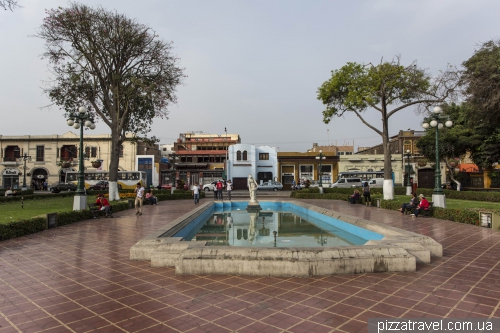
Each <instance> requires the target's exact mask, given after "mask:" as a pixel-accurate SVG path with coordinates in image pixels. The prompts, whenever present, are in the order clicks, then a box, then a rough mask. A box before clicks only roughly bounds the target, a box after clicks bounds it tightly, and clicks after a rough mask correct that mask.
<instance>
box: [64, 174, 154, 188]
mask: <svg viewBox="0 0 500 333" xmlns="http://www.w3.org/2000/svg"><path fill="white" fill-rule="evenodd" d="M84 179H85V188H87V189H88V188H89V187H91V186H94V185H96V184H97V183H98V182H100V181H103V180H109V172H107V171H85V173H84ZM139 182H140V183H141V184H142V186H144V187H147V177H146V172H144V171H118V188H122V189H133V188H135V185H136V184H137V183H139ZM66 183H73V184H76V185H77V184H78V171H68V172H66Z"/></svg>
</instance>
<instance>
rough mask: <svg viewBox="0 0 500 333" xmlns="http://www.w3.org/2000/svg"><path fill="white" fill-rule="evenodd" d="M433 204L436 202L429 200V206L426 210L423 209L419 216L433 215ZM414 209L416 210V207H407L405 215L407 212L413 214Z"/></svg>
mask: <svg viewBox="0 0 500 333" xmlns="http://www.w3.org/2000/svg"><path fill="white" fill-rule="evenodd" d="M433 206H434V202H432V201H429V208H427V209H425V210H421V211H420V213H419V214H418V216H421V217H426V216H432V207H433ZM414 211H415V208H406V209H405V211H404V214H405V215H406V213H408V214H413V212H414Z"/></svg>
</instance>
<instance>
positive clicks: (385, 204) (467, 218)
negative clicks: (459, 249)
mask: <svg viewBox="0 0 500 333" xmlns="http://www.w3.org/2000/svg"><path fill="white" fill-rule="evenodd" d="M399 189H400V188H399ZM324 190H326V191H325V194H320V193H319V191H318V192H317V193H312V192H311V191H305V189H303V190H301V191H292V193H291V195H290V196H291V197H292V198H296V199H327V200H342V201H347V198H348V196H349V195H351V194H352V192H353V190H354V189H345V188H331V189H324ZM404 190H405V191H404V192H403V193H396V194H397V195H405V194H406V189H404ZM370 191H371V194H372V203H373V202H375V199H376V198H375V199H374V198H373V195H374V194H375V196H377V195H382V189H381V188H372V189H371V190H370ZM432 191H433V190H430V189H423V190H422V191H418V194H420V193H423V194H424V195H425V196H428V197H431V196H432ZM377 192H378V193H377ZM398 192H399V191H398ZM445 192H447V194H446V197H447V198H452V197H453V196H454V195H453V194H450V195H448V193H458V194H459V195H458V196H461V195H462V194H463V193H478V192H457V191H451V190H448V191H446V190H445ZM483 193H485V192H483ZM486 194H492V193H486ZM464 197H468V196H467V194H466V195H464ZM453 199H459V198H453ZM461 200H472V199H461ZM476 201H478V200H476ZM479 201H483V200H479ZM484 201H486V200H484ZM490 201H491V200H490ZM380 207H381V208H384V209H390V210H398V209H399V208H401V203H400V202H397V201H391V200H381V201H380ZM481 211H492V212H494V213H496V214H498V215H500V209H498V210H496V209H494V210H489V209H481ZM432 217H435V218H437V219H441V220H448V221H454V222H459V223H466V224H472V225H479V210H477V209H450V208H446V209H445V208H441V207H434V208H433V209H432Z"/></svg>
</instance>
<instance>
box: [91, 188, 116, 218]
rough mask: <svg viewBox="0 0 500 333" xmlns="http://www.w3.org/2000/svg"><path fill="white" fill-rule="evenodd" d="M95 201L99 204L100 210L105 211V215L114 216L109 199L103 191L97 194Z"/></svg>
mask: <svg viewBox="0 0 500 333" xmlns="http://www.w3.org/2000/svg"><path fill="white" fill-rule="evenodd" d="M95 203H96V204H97V205H99V210H103V211H104V217H113V215H111V205H110V204H109V201H108V199H106V198H105V197H104V195H102V193H100V194H99V195H98V196H97V200H96V202H95Z"/></svg>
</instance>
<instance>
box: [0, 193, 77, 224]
mask: <svg viewBox="0 0 500 333" xmlns="http://www.w3.org/2000/svg"><path fill="white" fill-rule="evenodd" d="M72 210H73V197H65V198H47V199H37V200H26V201H24V209H21V202H20V201H16V202H9V203H3V204H0V223H9V222H12V221H15V220H23V219H29V218H31V217H34V216H37V215H41V214H47V213H56V212H68V211H72Z"/></svg>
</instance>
